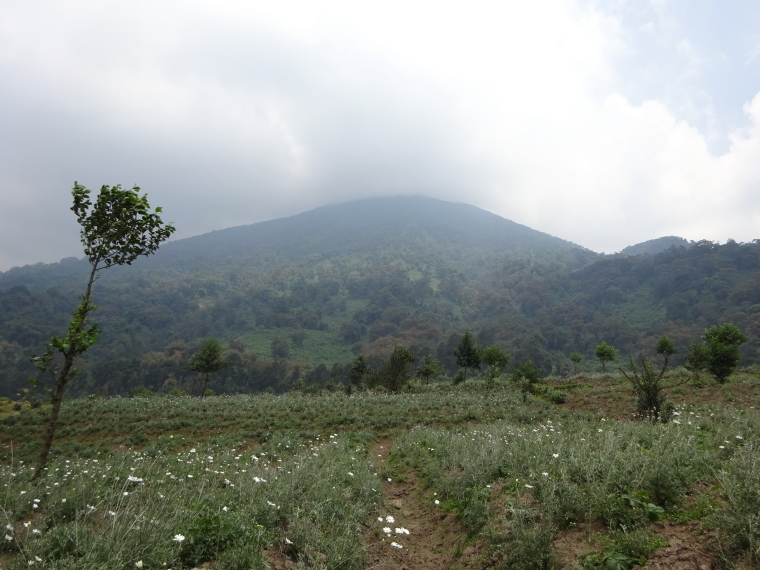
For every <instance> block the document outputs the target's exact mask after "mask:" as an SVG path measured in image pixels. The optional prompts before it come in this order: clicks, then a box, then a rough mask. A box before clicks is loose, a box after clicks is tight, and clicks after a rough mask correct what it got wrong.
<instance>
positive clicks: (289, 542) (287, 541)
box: [285, 538, 293, 544]
mask: <svg viewBox="0 0 760 570" xmlns="http://www.w3.org/2000/svg"><path fill="white" fill-rule="evenodd" d="M285 544H293V543H292V542H291V541H290V539H288V538H286V539H285Z"/></svg>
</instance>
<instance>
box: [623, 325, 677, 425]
mask: <svg viewBox="0 0 760 570" xmlns="http://www.w3.org/2000/svg"><path fill="white" fill-rule="evenodd" d="M655 351H656V352H657V354H659V355H660V356H662V359H663V362H662V368H661V369H660V371H659V372H658V371H657V370H656V369H655V366H654V364H653V363H652V361H651V360H649V358H648V357H647V356H646V355H644V354H642V355H641V367H640V368H639V367H638V366H636V365H635V364H634V363H633V357H629V359H628V360H629V365H628V372H629V373H630V376H629V375H628V374H626V371H625V370H623V369H622V368H621V369H620V371H621V372H622V373H623V376H625V377H626V378H627V379H628V381H629V382H630V383H631V385H632V386H633V392H634V394H636V410H637V412H638V413H639V415H640V416H642V417H646V418H649V419H651V420H652V421H653V422H656V421H657V420H660V421H661V422H663V423H665V422H667V421H668V420H669V419H670V411H671V410H672V407H670V406H668V405H667V401H666V398H665V394H663V393H662V390H663V388H665V386H664V383H663V378H664V377H665V372H667V370H668V363H669V362H670V357H671V356H672V355H673V354H675V352H676V348H675V345H674V344H673V341H672V340H670V339H669V338H668V337H666V336H661V337H660V338H659V340H658V341H657V346H656V347H655Z"/></svg>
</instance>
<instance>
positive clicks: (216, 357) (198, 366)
mask: <svg viewBox="0 0 760 570" xmlns="http://www.w3.org/2000/svg"><path fill="white" fill-rule="evenodd" d="M223 352H224V348H222V345H221V344H219V341H218V340H216V339H215V338H207V339H206V340H204V341H203V342H202V343H201V346H200V348H199V349H198V352H196V353H195V354H193V357H192V358H191V359H190V370H192V371H193V372H198V373H199V374H203V375H204V382H203V390H202V391H201V399H203V398H204V397H205V396H206V388H207V387H208V378H209V376H210V375H211V374H214V373H216V372H219V371H220V370H221V369H222V368H226V367H227V366H229V365H230V362H229V360H226V359H225V358H222V353H223ZM194 393H195V383H193V390H192V392H191V394H190V395H191V396H192V395H194Z"/></svg>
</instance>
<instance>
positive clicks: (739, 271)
mask: <svg viewBox="0 0 760 570" xmlns="http://www.w3.org/2000/svg"><path fill="white" fill-rule="evenodd" d="M86 269H87V264H86V262H83V261H76V260H64V261H63V262H61V263H58V264H51V265H41V264H40V265H35V266H27V267H23V268H16V269H13V270H11V271H8V272H6V273H3V274H0V379H2V382H1V383H0V390H1V391H2V394H4V395H13V394H14V393H15V391H17V390H18V388H19V387H21V386H24V385H25V384H26V380H27V378H28V377H29V375H30V374H31V373H32V370H31V368H30V366H29V365H28V361H27V359H28V356H30V355H31V354H33V353H40V352H42V350H43V349H44V346H45V343H46V341H47V340H48V339H49V337H50V336H51V335H52V334H62V332H63V331H64V330H65V327H66V324H67V321H68V318H69V316H70V314H71V309H72V307H73V306H74V305H75V303H76V299H77V296H78V295H79V294H80V293H81V287H82V284H83V283H84V281H85V272H86ZM94 294H95V299H96V302H97V303H98V304H99V305H100V307H101V308H100V309H99V310H98V311H97V312H96V313H95V314H94V318H95V320H96V321H97V322H98V323H99V324H100V325H101V327H102V329H103V331H104V332H103V333H102V335H101V337H100V339H99V341H98V342H97V343H96V344H95V345H94V346H93V347H92V348H91V349H90V351H88V353H87V354H86V357H87V358H86V361H85V362H83V363H82V368H83V370H84V372H83V375H82V377H81V378H79V379H77V381H76V382H74V383H73V384H72V387H73V388H74V390H75V391H76V390H78V391H79V392H88V391H99V392H102V393H107V394H124V393H128V392H129V390H130V389H131V388H133V387H135V386H138V385H144V386H147V387H149V388H151V389H169V388H171V387H175V386H181V387H187V386H188V385H189V383H190V382H191V381H192V377H193V374H192V373H190V372H188V371H187V363H188V359H189V356H190V355H191V354H192V351H193V350H194V348H195V347H197V345H198V343H199V342H200V341H201V340H202V339H203V338H205V337H208V336H215V337H217V338H219V339H220V340H222V341H223V342H224V343H225V344H226V345H228V346H229V350H228V357H229V358H230V360H231V361H232V363H233V365H232V366H231V367H229V368H227V369H226V370H225V371H223V372H222V373H220V374H219V375H218V377H217V378H216V379H215V380H214V381H213V383H212V385H211V387H212V388H213V389H214V390H216V391H230V392H234V391H250V390H261V389H264V388H272V389H275V390H283V389H287V388H288V387H289V386H290V385H292V384H293V383H294V382H296V381H297V380H298V379H299V378H304V379H305V380H306V382H318V383H324V382H326V381H328V380H329V379H332V380H336V381H340V380H342V379H344V378H345V373H346V371H345V369H344V366H343V365H344V364H346V363H348V362H350V361H351V359H352V358H353V356H354V354H355V353H357V352H359V351H361V352H363V353H365V354H367V355H369V356H370V357H371V359H375V361H377V360H378V359H380V358H383V357H386V356H387V355H388V354H389V353H390V351H392V350H393V347H394V346H395V345H396V344H402V345H405V346H409V347H411V348H412V349H413V350H414V351H415V353H416V354H418V355H424V354H427V353H433V354H436V355H437V356H438V358H439V359H440V360H441V361H442V362H444V363H445V364H446V365H447V366H449V367H450V368H453V366H454V363H453V355H452V350H453V346H454V344H455V343H456V342H457V340H458V337H459V336H460V335H461V333H462V332H463V331H464V330H465V329H466V328H469V329H471V330H472V331H473V332H474V333H475V334H476V335H477V336H478V338H479V340H480V342H482V343H488V344H491V343H497V344H500V345H501V346H502V347H503V348H505V349H506V350H507V352H508V353H509V354H510V355H511V356H512V359H513V362H522V361H525V360H527V359H528V358H533V359H534V360H535V361H536V362H537V363H538V364H539V365H540V366H541V367H542V368H543V369H544V370H545V371H550V370H551V369H552V368H553V369H555V370H558V371H562V370H567V369H568V367H569V363H568V361H567V357H566V355H567V354H569V352H571V351H579V352H582V353H583V354H584V355H585V356H586V358H587V359H592V358H593V356H592V350H593V346H594V345H595V344H596V343H598V342H599V341H601V340H606V341H607V342H608V343H610V344H613V345H615V346H617V347H618V348H620V349H621V350H623V351H624V353H625V352H630V351H633V350H637V349H638V348H640V347H644V346H648V345H650V344H652V338H653V337H655V336H656V335H658V334H661V333H663V332H667V333H668V334H671V335H672V336H673V337H674V338H675V339H676V340H677V342H678V343H679V346H680V347H681V348H684V347H685V345H686V343H687V341H688V340H690V339H694V338H697V337H698V336H699V335H700V334H701V332H702V331H703V330H704V328H705V327H706V326H709V325H711V324H714V323H716V322H720V321H721V320H730V321H731V322H734V323H735V324H737V325H738V326H740V327H741V328H743V329H744V330H745V332H746V333H747V334H748V335H749V336H750V338H751V340H750V342H749V343H748V345H747V346H745V347H744V355H745V362H751V361H757V360H758V353H757V348H758V346H760V344H759V343H758V339H759V338H760V297H758V295H760V246H758V244H757V243H752V244H736V243H733V242H730V243H728V244H726V245H717V244H712V243H709V242H701V243H699V244H696V245H695V246H693V247H691V248H689V249H685V248H672V249H669V250H667V251H665V252H662V253H659V254H656V255H650V256H632V257H625V256H622V255H617V256H600V255H598V254H595V253H593V252H590V251H588V250H585V249H583V248H581V247H579V246H576V245H574V244H571V243H569V242H566V241H564V240H561V239H558V238H554V237H552V236H549V235H547V234H543V233H541V232H536V231H534V230H531V229H530V228H527V227H525V226H521V225H519V224H515V223H514V222H510V221H509V220H505V219H503V218H500V217H498V216H495V215H493V214H490V213H488V212H484V211H483V210H479V209H477V208H475V207H473V206H468V205H464V204H452V203H447V202H441V201H439V200H433V199H429V198H423V197H401V198H384V199H373V200H363V201H358V202H352V203H347V204H340V205H333V206H326V207H324V208H319V209H317V210H312V211H310V212H306V213H304V214H300V215H298V216H294V217H291V218H285V219H282V220H274V221H270V222H265V223H261V224H254V225H252V226H243V227H238V228H230V229H228V230H222V231H217V232H212V233H210V234H205V235H203V236H197V237H195V238H189V239H186V240H179V241H176V242H173V243H168V244H165V245H164V246H162V248H161V249H160V250H159V252H158V254H157V255H155V256H153V257H151V258H149V259H146V260H141V261H140V262H139V263H136V264H135V265H133V266H132V267H125V268H112V269H109V270H108V271H106V272H104V274H103V277H102V278H101V279H100V280H98V281H97V282H96V286H95V291H94ZM273 341H275V342H274V343H273ZM273 349H274V350H273Z"/></svg>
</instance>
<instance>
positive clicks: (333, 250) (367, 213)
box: [0, 196, 597, 290]
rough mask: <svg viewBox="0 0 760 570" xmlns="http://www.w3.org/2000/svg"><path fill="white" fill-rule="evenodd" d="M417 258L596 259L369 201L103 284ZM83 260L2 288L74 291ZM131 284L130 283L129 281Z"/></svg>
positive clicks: (219, 239) (464, 211)
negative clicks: (147, 275) (254, 267)
mask: <svg viewBox="0 0 760 570" xmlns="http://www.w3.org/2000/svg"><path fill="white" fill-rule="evenodd" d="M377 252H382V253H383V254H387V253H392V254H393V255H396V254H400V253H404V252H412V253H413V254H414V255H416V256H419V255H422V254H425V255H432V256H434V257H437V258H440V259H446V260H449V261H454V262H457V263H460V264H464V265H465V266H468V265H471V264H472V263H473V262H475V261H477V262H478V263H480V262H482V258H483V256H488V255H493V254H497V255H501V254H509V255H512V256H517V257H531V256H533V257H536V256H538V257H546V256H552V257H553V258H554V259H555V260H557V261H558V262H559V263H563V264H570V265H573V266H576V267H579V266H582V265H585V264H586V263H588V262H590V261H591V260H593V259H596V257H597V255H596V254H595V253H594V252H592V251H590V250H587V249H585V248H583V247H581V246H579V245H576V244H574V243H571V242H569V241H565V240H563V239H560V238H557V237H553V236H551V235H549V234H546V233H543V232H539V231H536V230H533V229H531V228H529V227H527V226H524V225H521V224H518V223H515V222H513V221H510V220H507V219H505V218H502V217H500V216H497V215H496V214H492V213H490V212H487V211H485V210H482V209H480V208H477V207H475V206H471V205H469V204H461V203H453V202H445V201H443V200H437V199H434V198H428V197H425V196H395V197H386V198H367V199H363V200H357V201H353V202H346V203H342V204H332V205H328V206H323V207H321V208H316V209H314V210H310V211H307V212H304V213H301V214H298V215H295V216H291V217H287V218H280V219H276V220H270V221H266V222H260V223H257V224H251V225H245V226H238V227H233V228H227V229H224V230H217V231H213V232H210V233H206V234H202V235H198V236H194V237H190V238H186V239H182V240H176V241H173V242H169V243H165V244H163V245H162V246H161V247H160V249H159V250H158V252H157V253H156V254H155V255H153V256H151V257H149V258H141V259H139V260H138V261H136V262H135V263H134V264H133V265H132V266H131V267H128V268H113V269H111V270H109V271H108V272H105V273H104V274H103V279H104V280H108V279H114V278H115V276H118V279H121V278H122V275H125V272H130V271H132V270H133V269H134V268H135V267H139V268H151V269H153V268H164V269H166V268H168V267H176V268H178V269H180V270H189V269H190V268H192V269H199V268H201V267H203V268H205V269H209V268H214V267H221V266H227V265H230V264H231V263H232V264H233V265H236V266H237V265H240V264H241V263H242V264H248V263H250V264H264V265H266V266H272V265H278V264H279V265H283V264H288V263H292V262H294V261H296V260H299V259H302V258H304V257H307V256H314V255H317V256H321V257H324V258H339V257H346V256H352V255H359V256H370V255H374V254H375V253H377ZM86 271H87V262H86V260H84V259H82V260H77V259H75V258H67V259H64V260H62V261H61V262H59V263H57V264H41V263H40V264H37V265H30V266H24V267H15V268H13V269H11V270H9V271H6V272H5V273H0V288H8V287H13V286H16V285H23V286H25V287H28V288H30V289H32V290H40V289H47V288H48V287H51V286H63V285H66V286H75V285H76V284H77V283H78V282H80V280H81V276H82V275H84V274H85V272H86ZM127 278H128V277H127Z"/></svg>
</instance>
